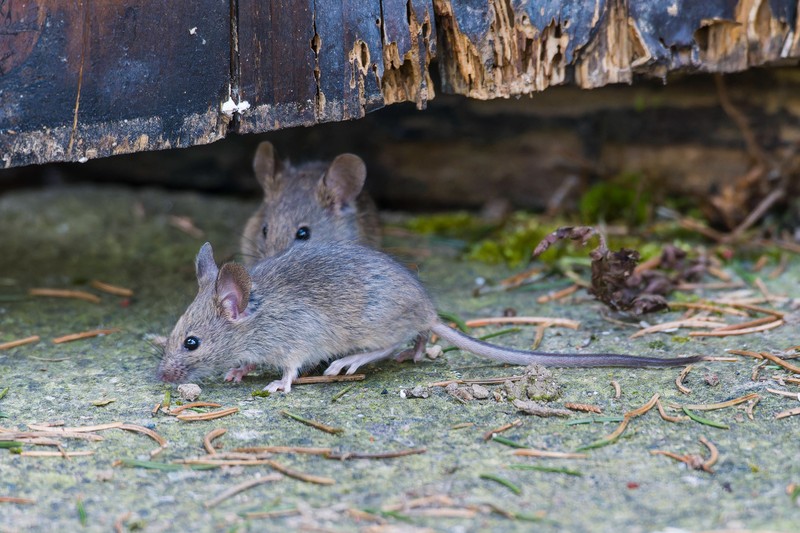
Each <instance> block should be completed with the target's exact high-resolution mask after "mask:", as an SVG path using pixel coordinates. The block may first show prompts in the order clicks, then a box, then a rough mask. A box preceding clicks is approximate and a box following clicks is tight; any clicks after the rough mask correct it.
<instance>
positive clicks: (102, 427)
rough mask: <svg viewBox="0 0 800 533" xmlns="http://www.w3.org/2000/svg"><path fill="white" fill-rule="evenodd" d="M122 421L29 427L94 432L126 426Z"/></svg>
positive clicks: (58, 430)
mask: <svg viewBox="0 0 800 533" xmlns="http://www.w3.org/2000/svg"><path fill="white" fill-rule="evenodd" d="M124 425H125V424H123V423H122V422H110V423H108V424H97V425H95V426H75V427H62V426H48V425H46V424H28V427H29V428H31V429H32V430H34V431H46V432H48V433H53V434H56V435H58V434H60V433H94V432H95V431H105V430H106V429H117V428H120V427H122V426H124Z"/></svg>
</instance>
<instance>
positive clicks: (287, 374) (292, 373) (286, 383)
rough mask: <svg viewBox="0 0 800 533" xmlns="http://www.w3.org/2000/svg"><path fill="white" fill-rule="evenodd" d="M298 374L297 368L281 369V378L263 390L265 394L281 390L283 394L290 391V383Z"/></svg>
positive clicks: (298, 369)
mask: <svg viewBox="0 0 800 533" xmlns="http://www.w3.org/2000/svg"><path fill="white" fill-rule="evenodd" d="M299 373H300V368H299V367H294V368H284V369H283V377H282V378H281V379H276V380H275V381H273V382H272V383H270V384H269V385H267V386H266V387H264V390H265V391H267V392H278V391H279V390H282V391H283V392H289V391H291V390H292V381H294V380H295V379H297V375H298V374H299Z"/></svg>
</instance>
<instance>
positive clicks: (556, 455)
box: [511, 448, 589, 459]
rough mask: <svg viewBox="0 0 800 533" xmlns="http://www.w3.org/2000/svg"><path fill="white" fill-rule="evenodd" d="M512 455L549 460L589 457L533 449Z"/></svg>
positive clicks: (583, 454) (579, 454)
mask: <svg viewBox="0 0 800 533" xmlns="http://www.w3.org/2000/svg"><path fill="white" fill-rule="evenodd" d="M511 454H512V455H521V456H523V457H547V458H550V459H586V458H587V457H589V456H588V455H586V454H585V453H571V452H549V451H545V450H536V449H534V448H523V449H521V450H514V451H513V452H511Z"/></svg>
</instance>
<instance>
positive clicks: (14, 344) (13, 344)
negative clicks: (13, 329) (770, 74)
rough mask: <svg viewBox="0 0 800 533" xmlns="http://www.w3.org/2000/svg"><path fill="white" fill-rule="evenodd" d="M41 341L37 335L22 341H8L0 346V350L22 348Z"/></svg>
mask: <svg viewBox="0 0 800 533" xmlns="http://www.w3.org/2000/svg"><path fill="white" fill-rule="evenodd" d="M40 340H41V339H40V338H39V335H31V336H30V337H25V338H24V339H17V340H15V341H8V342H4V343H2V344H0V350H9V349H11V348H16V347H17V346H24V345H26V344H31V343H34V342H39V341H40Z"/></svg>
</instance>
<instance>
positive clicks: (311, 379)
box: [292, 374, 367, 385]
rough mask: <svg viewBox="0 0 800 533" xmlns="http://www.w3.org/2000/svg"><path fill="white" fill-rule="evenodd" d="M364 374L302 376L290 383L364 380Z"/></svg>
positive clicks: (304, 383) (312, 383)
mask: <svg viewBox="0 0 800 533" xmlns="http://www.w3.org/2000/svg"><path fill="white" fill-rule="evenodd" d="M366 378H367V375H366V374H349V375H348V374H344V375H337V376H303V377H301V378H297V379H295V380H294V381H292V385H314V384H317V383H340V382H344V381H364V380H365V379H366Z"/></svg>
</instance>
